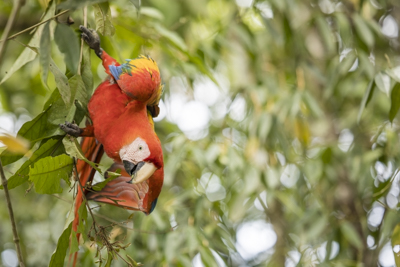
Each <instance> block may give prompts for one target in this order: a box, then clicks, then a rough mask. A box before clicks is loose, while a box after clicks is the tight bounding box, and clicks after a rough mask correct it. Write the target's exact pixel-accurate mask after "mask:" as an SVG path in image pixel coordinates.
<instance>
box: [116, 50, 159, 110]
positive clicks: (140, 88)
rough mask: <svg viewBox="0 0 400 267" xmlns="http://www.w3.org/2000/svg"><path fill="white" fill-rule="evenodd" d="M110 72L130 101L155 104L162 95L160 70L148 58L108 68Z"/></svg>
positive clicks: (136, 59) (127, 61)
mask: <svg viewBox="0 0 400 267" xmlns="http://www.w3.org/2000/svg"><path fill="white" fill-rule="evenodd" d="M109 69H110V72H111V74H112V76H113V78H114V79H115V81H116V82H117V83H118V86H119V87H120V88H121V90H122V91H123V92H124V93H125V94H126V95H127V96H129V97H130V98H131V99H135V100H138V101H141V102H145V103H146V104H147V105H148V106H152V105H154V104H157V103H158V101H159V100H160V96H161V94H162V90H163V86H162V83H161V77H160V70H159V69H158V66H157V63H156V62H155V61H154V60H153V59H152V58H150V57H149V56H139V57H138V58H135V59H127V60H126V63H124V64H122V65H120V66H113V65H110V66H109Z"/></svg>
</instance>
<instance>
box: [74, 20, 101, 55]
mask: <svg viewBox="0 0 400 267" xmlns="http://www.w3.org/2000/svg"><path fill="white" fill-rule="evenodd" d="M79 29H80V30H81V32H82V34H81V36H82V39H83V40H84V41H85V42H86V43H87V44H88V45H89V47H90V48H91V49H93V50H94V52H95V53H96V55H97V56H98V57H99V58H101V55H102V54H103V49H102V48H101V47H100V37H99V35H98V34H97V32H96V31H95V30H92V29H88V28H86V27H84V26H82V25H81V26H79Z"/></svg>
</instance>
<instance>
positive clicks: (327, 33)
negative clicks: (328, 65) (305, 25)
mask: <svg viewBox="0 0 400 267" xmlns="http://www.w3.org/2000/svg"><path fill="white" fill-rule="evenodd" d="M316 24H317V27H318V30H319V32H320V34H321V37H322V40H323V41H324V44H325V49H326V52H327V53H328V54H333V53H334V52H335V38H334V35H333V33H332V31H331V29H330V28H329V24H328V22H327V20H326V19H325V18H324V17H323V16H318V17H317V19H316Z"/></svg>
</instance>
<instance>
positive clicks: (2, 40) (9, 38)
mask: <svg viewBox="0 0 400 267" xmlns="http://www.w3.org/2000/svg"><path fill="white" fill-rule="evenodd" d="M68 11H69V9H67V10H64V11H62V12H60V13H58V14H57V15H54V16H53V17H51V18H48V19H46V20H44V21H41V22H39V23H37V24H35V25H33V26H31V27H29V28H26V29H25V30H22V31H20V32H18V33H16V34H13V35H11V36H10V37H8V38H3V39H1V40H0V43H1V42H4V41H7V40H11V39H14V38H15V37H17V36H18V35H21V34H23V33H25V32H27V31H30V30H32V29H34V28H36V27H38V26H40V25H42V24H43V23H46V22H48V21H49V20H52V19H55V18H57V17H59V16H61V15H63V14H65V13H67V12H68Z"/></svg>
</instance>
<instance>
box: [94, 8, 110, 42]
mask: <svg viewBox="0 0 400 267" xmlns="http://www.w3.org/2000/svg"><path fill="white" fill-rule="evenodd" d="M93 8H94V17H95V20H96V31H97V32H98V33H100V34H101V35H103V36H113V35H114V34H115V28H114V26H113V24H112V22H111V11H110V7H109V6H108V3H102V4H98V5H94V6H93Z"/></svg>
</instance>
